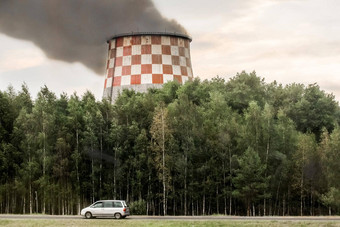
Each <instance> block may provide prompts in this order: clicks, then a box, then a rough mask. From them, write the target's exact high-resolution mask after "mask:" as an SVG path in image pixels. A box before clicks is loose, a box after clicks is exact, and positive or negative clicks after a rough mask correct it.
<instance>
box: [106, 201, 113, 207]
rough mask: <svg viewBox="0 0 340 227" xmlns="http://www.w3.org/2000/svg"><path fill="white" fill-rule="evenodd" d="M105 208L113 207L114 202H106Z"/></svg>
mask: <svg viewBox="0 0 340 227" xmlns="http://www.w3.org/2000/svg"><path fill="white" fill-rule="evenodd" d="M104 207H113V203H112V202H104Z"/></svg>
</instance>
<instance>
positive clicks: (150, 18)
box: [0, 0, 186, 74]
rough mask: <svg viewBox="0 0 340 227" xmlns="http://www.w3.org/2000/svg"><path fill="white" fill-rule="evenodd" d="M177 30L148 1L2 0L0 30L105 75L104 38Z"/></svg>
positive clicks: (178, 30) (49, 55) (49, 54)
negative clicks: (125, 34)
mask: <svg viewBox="0 0 340 227" xmlns="http://www.w3.org/2000/svg"><path fill="white" fill-rule="evenodd" d="M132 31H133V32H163V31H167V32H178V33H184V34H186V31H185V29H184V28H183V27H182V26H181V25H179V24H178V23H177V22H175V21H173V20H171V21H170V20H168V19H165V18H164V17H162V15H161V14H160V13H159V11H158V10H157V9H156V8H155V6H154V4H153V2H152V1H151V0H0V32H1V33H4V34H6V35H8V36H12V37H14V38H19V39H24V40H30V41H32V42H33V43H35V44H36V45H37V46H38V47H40V48H41V49H42V50H43V51H44V52H45V54H46V55H47V57H49V58H52V59H57V60H62V61H66V62H80V63H82V64H84V65H85V66H87V67H89V68H90V69H92V70H93V71H95V72H96V73H98V74H103V72H104V69H105V59H106V49H107V47H106V41H107V40H108V39H109V38H111V37H112V36H113V35H115V34H119V33H126V32H132Z"/></svg>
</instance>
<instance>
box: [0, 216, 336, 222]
mask: <svg viewBox="0 0 340 227" xmlns="http://www.w3.org/2000/svg"><path fill="white" fill-rule="evenodd" d="M83 218H84V217H82V216H80V215H36V214H33V215H16V214H0V219H65V220H67V219H83ZM106 219H107V218H106ZM111 219H113V218H111ZM127 219H132V220H183V221H184V220H188V221H199V220H204V221H208V220H243V221H247V220H248V221H339V222H340V216H316V217H309V216H302V217H301V216H288V217H287V216H286V217H281V216H266V217H245V216H222V215H221V216H220V215H219V216H139V215H138V216H134V215H132V216H129V217H127Z"/></svg>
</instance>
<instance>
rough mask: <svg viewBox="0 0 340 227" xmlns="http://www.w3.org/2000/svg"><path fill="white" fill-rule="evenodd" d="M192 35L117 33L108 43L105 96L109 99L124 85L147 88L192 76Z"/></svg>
mask: <svg viewBox="0 0 340 227" xmlns="http://www.w3.org/2000/svg"><path fill="white" fill-rule="evenodd" d="M190 42H191V38H190V37H188V36H186V35H180V34H174V33H133V34H122V35H116V36H114V37H113V38H112V39H111V40H109V41H108V43H109V53H108V61H107V73H106V77H105V84H104V94H103V97H104V98H108V99H110V100H111V101H112V102H114V101H115V99H116V98H117V97H118V95H119V93H121V92H122V90H123V89H133V90H135V91H137V92H146V91H147V89H148V88H161V87H162V85H163V84H164V83H166V82H168V81H174V80H176V81H178V82H179V83H181V84H183V83H185V82H186V81H188V80H191V79H192V78H193V72H192V67H191V59H190Z"/></svg>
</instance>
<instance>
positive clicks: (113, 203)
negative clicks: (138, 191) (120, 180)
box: [80, 200, 130, 219]
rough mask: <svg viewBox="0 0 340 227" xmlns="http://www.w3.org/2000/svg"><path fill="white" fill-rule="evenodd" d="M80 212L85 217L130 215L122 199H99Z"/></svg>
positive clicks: (121, 216)
mask: <svg viewBox="0 0 340 227" xmlns="http://www.w3.org/2000/svg"><path fill="white" fill-rule="evenodd" d="M80 214H81V215H82V216H84V217H85V218H92V217H109V216H111V217H112V216H113V217H115V218H116V219H120V218H125V217H126V216H129V215H130V209H129V207H128V206H127V205H126V202H125V201H124V200H99V201H97V202H95V203H93V204H92V205H91V206H88V207H86V208H84V209H82V210H81V212H80Z"/></svg>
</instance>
